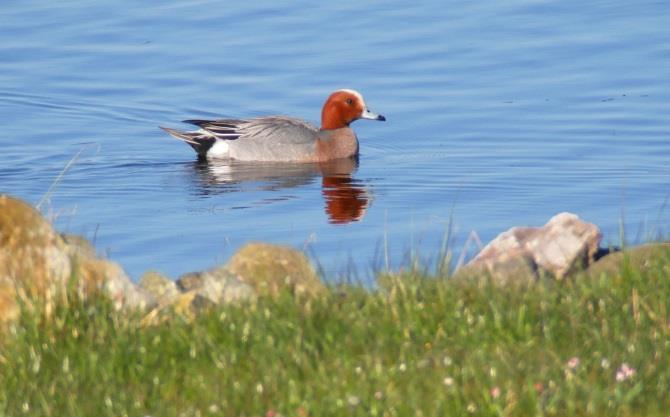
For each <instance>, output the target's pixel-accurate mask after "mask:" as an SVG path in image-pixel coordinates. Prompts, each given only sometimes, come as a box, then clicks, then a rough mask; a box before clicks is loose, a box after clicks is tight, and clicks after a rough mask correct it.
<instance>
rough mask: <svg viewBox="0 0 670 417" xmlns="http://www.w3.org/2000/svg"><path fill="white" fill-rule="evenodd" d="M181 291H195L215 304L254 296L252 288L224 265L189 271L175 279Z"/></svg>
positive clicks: (250, 298)
mask: <svg viewBox="0 0 670 417" xmlns="http://www.w3.org/2000/svg"><path fill="white" fill-rule="evenodd" d="M177 286H178V287H179V288H180V289H181V290H182V291H195V292H197V293H198V294H200V295H201V296H203V297H205V298H207V299H208V300H210V301H212V302H213V303H216V304H229V303H233V302H239V301H249V300H253V299H255V297H256V293H255V292H254V290H253V288H252V287H251V286H250V285H249V284H247V283H245V282H242V281H241V280H240V279H239V278H238V277H237V276H236V275H235V274H233V273H232V272H230V271H228V270H227V269H226V268H225V267H219V268H214V269H210V270H208V271H204V272H191V273H188V274H185V275H183V276H182V277H180V278H179V279H178V280H177Z"/></svg>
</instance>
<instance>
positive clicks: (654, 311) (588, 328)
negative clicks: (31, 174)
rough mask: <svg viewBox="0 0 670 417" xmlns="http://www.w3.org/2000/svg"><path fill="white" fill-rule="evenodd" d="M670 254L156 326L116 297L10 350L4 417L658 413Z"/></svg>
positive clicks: (70, 312)
mask: <svg viewBox="0 0 670 417" xmlns="http://www.w3.org/2000/svg"><path fill="white" fill-rule="evenodd" d="M669 275H670V259H665V258H661V259H657V260H656V261H654V265H652V266H651V268H649V269H648V270H645V271H640V270H637V269H634V268H632V267H631V266H630V265H626V264H625V263H624V264H623V265H622V267H621V270H620V272H619V273H618V274H614V275H611V276H606V277H605V276H603V277H600V278H597V279H586V278H584V279H576V280H570V281H565V282H557V283H556V282H554V283H552V282H547V283H542V284H538V285H532V286H525V287H524V286H509V287H505V288H501V287H497V286H495V285H492V284H490V283H486V282H479V283H475V282H469V283H463V282H460V283H459V282H454V281H450V280H447V279H440V278H430V277H421V276H417V275H415V274H407V275H405V276H402V277H400V278H397V279H387V280H385V281H386V282H385V284H384V285H383V287H384V289H383V290H380V291H375V292H370V291H367V290H363V289H359V288H355V287H346V288H340V289H333V290H332V291H330V292H329V295H327V296H326V297H324V298H322V299H319V300H314V301H309V302H307V301H301V302H296V301H295V300H294V299H292V298H291V297H290V296H288V295H286V296H283V297H280V298H279V299H277V300H271V299H261V300H260V301H259V302H258V303H256V304H255V305H253V306H247V307H226V308H223V309H219V310H216V311H212V312H211V313H208V314H204V315H203V316H201V317H199V318H198V319H196V321H195V322H193V323H185V322H183V321H180V320H174V321H172V322H170V323H165V324H162V325H158V326H155V327H150V328H142V327H140V325H139V318H130V319H128V318H127V317H121V316H118V315H116V314H115V313H114V312H113V311H112V309H111V307H110V305H109V304H108V303H106V302H105V301H104V300H95V301H88V302H86V303H81V302H77V301H70V305H68V306H61V307H59V308H58V309H57V311H56V312H55V314H54V316H53V318H52V319H51V320H49V321H45V320H43V319H40V318H39V316H35V315H32V316H31V315H29V314H27V315H25V316H24V318H23V319H22V321H21V323H20V324H19V325H18V326H17V327H16V329H15V334H14V335H13V336H11V337H7V336H5V337H4V338H3V341H2V342H0V344H1V345H2V346H1V347H0V355H1V356H0V415H11V416H14V415H31V416H145V415H151V416H154V417H157V416H181V415H184V416H210V415H211V416H215V415H222V416H280V415H281V416H331V415H332V416H464V415H491V416H507V415H509V416H543V415H547V416H554V415H555V416H581V415H595V416H629V415H630V416H633V415H635V416H654V415H659V416H661V415H667V410H669V409H670V395H669V394H670V366H669V365H670V338H669V337H668V333H669V331H670V328H669V327H668V300H670V280H668V276H669Z"/></svg>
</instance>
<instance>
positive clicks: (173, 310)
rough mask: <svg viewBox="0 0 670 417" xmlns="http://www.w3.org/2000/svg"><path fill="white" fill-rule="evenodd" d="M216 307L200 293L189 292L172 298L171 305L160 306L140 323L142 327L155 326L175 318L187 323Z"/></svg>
mask: <svg viewBox="0 0 670 417" xmlns="http://www.w3.org/2000/svg"><path fill="white" fill-rule="evenodd" d="M214 306H216V304H215V303H213V302H212V301H211V300H209V299H208V298H206V297H203V296H202V295H200V294H199V293H198V291H195V290H194V291H188V292H185V293H182V294H179V295H178V296H177V297H175V298H172V299H171V300H170V302H169V303H166V304H163V305H159V306H158V307H156V308H155V309H153V310H152V311H151V312H149V314H147V315H146V316H144V317H143V318H142V320H141V322H140V325H142V326H155V325H157V324H160V323H163V322H165V321H167V320H169V319H171V318H173V317H175V316H177V317H181V318H182V319H185V320H187V321H191V320H193V319H194V318H196V317H197V316H198V315H199V314H201V313H202V312H203V311H206V310H208V309H211V308H213V307H214Z"/></svg>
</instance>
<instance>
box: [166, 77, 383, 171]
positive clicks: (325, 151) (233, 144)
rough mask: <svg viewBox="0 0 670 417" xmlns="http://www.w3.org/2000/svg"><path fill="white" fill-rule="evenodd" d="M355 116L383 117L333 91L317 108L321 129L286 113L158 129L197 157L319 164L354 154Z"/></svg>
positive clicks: (355, 95)
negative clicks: (188, 128) (191, 128)
mask: <svg viewBox="0 0 670 417" xmlns="http://www.w3.org/2000/svg"><path fill="white" fill-rule="evenodd" d="M358 119H369V120H379V121H384V120H386V118H385V117H384V116H382V115H379V114H375V113H372V112H371V111H370V110H368V108H367V106H366V104H365V100H363V96H362V95H361V94H360V93H359V92H357V91H354V90H349V89H343V90H337V91H335V92H333V93H332V94H331V95H330V96H328V99H327V100H326V102H325V103H324V105H323V109H322V110H321V127H320V128H317V127H315V126H314V125H312V124H310V123H308V122H305V121H303V120H300V119H296V118H293V117H287V116H265V117H256V118H253V119H246V120H241V119H220V120H184V123H189V124H192V125H195V126H198V127H199V129H198V130H196V131H192V132H181V131H178V130H175V129H170V128H167V127H161V129H163V130H164V131H166V132H167V133H169V134H170V135H172V136H174V137H175V138H177V139H179V140H181V141H184V142H186V143H187V144H189V145H190V146H191V147H192V148H193V149H194V150H195V151H196V153H197V154H198V158H200V159H205V160H208V159H234V160H240V161H268V162H269V161H274V162H323V161H329V160H333V159H340V158H347V157H352V156H355V155H358V138H357V137H356V134H355V133H354V131H353V130H352V129H351V127H349V125H350V124H351V123H352V122H354V121H356V120H358Z"/></svg>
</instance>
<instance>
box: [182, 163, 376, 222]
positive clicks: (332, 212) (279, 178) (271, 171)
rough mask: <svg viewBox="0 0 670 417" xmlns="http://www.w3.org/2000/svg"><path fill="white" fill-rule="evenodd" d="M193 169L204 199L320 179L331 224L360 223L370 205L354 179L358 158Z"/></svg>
mask: <svg viewBox="0 0 670 417" xmlns="http://www.w3.org/2000/svg"><path fill="white" fill-rule="evenodd" d="M193 168H194V171H195V173H196V174H197V178H198V187H197V189H198V191H199V192H200V193H202V194H203V195H213V194H218V193H225V192H243V191H244V189H243V188H242V187H241V185H243V184H248V183H258V188H257V189H261V190H268V191H278V190H282V189H287V188H294V187H300V186H303V185H307V184H310V183H312V182H313V181H314V180H315V179H316V178H318V176H321V177H322V180H321V185H322V190H321V193H322V195H323V198H324V202H325V208H324V210H325V212H326V214H327V215H328V220H329V221H330V223H335V224H344V223H349V222H352V221H357V220H360V219H361V218H362V217H363V216H364V215H365V210H366V209H367V207H368V205H369V204H370V197H371V196H370V192H369V191H368V189H367V188H366V187H365V185H364V184H363V183H362V182H360V181H359V180H357V179H355V178H353V177H352V174H353V173H354V172H355V171H356V168H358V159H357V158H344V159H336V160H332V161H326V162H320V163H258V162H256V163H249V162H240V161H210V162H205V161H199V162H196V163H195V164H194V165H193ZM267 202H270V201H267ZM267 202H264V203H267Z"/></svg>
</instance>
